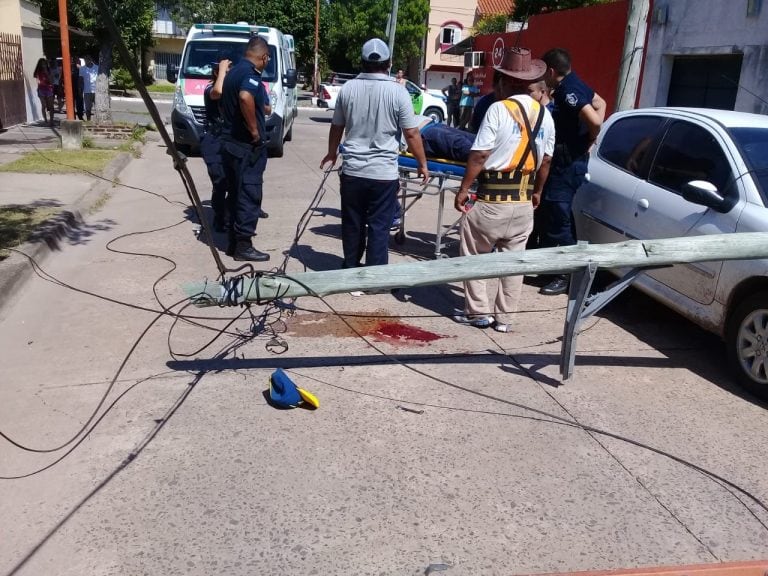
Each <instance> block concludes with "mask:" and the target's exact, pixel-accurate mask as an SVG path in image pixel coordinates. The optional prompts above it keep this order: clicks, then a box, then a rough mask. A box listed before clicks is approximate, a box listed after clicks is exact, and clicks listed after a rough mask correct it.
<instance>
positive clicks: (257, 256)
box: [234, 242, 269, 262]
mask: <svg viewBox="0 0 768 576" xmlns="http://www.w3.org/2000/svg"><path fill="white" fill-rule="evenodd" d="M234 258H235V260H237V261H238V262H266V261H267V260H269V254H267V253H266V252H260V251H258V250H256V248H254V247H253V246H251V243H250V242H238V243H237V246H236V247H235V253H234Z"/></svg>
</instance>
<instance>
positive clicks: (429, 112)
mask: <svg viewBox="0 0 768 576" xmlns="http://www.w3.org/2000/svg"><path fill="white" fill-rule="evenodd" d="M424 116H429V117H430V118H432V120H434V121H435V122H444V121H445V116H444V115H443V111H442V110H440V108H434V107H433V108H427V109H426V110H425V111H424Z"/></svg>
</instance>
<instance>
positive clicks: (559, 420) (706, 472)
mask: <svg viewBox="0 0 768 576" xmlns="http://www.w3.org/2000/svg"><path fill="white" fill-rule="evenodd" d="M289 279H290V280H292V281H294V282H296V283H297V284H299V285H300V286H302V287H303V288H304V289H305V290H306V291H307V293H309V294H311V295H314V296H317V297H318V298H320V299H321V300H322V301H323V303H324V304H325V305H326V306H328V307H329V308H330V309H331V310H332V311H333V313H334V314H336V315H337V316H338V313H337V312H336V310H335V309H334V308H333V306H332V305H331V304H329V303H328V302H327V301H326V300H325V299H324V298H323V297H321V296H318V295H317V294H316V293H314V292H313V291H312V290H311V289H310V288H309V287H308V286H306V285H305V284H303V283H302V282H300V281H298V280H296V279H295V278H289ZM339 318H340V319H341V320H342V322H344V323H345V324H346V325H347V327H348V328H349V329H350V330H351V331H352V332H353V333H355V334H356V335H357V336H358V338H360V339H361V340H362V341H363V342H365V343H366V344H367V345H368V346H369V347H370V348H372V349H373V350H375V351H376V352H378V353H379V354H381V355H382V356H384V357H385V358H387V360H389V361H390V362H391V363H395V364H398V365H399V366H402V367H403V368H405V369H407V370H410V371H412V372H414V373H416V374H419V375H421V376H424V377H426V378H428V379H430V380H433V381H435V382H438V383H440V384H443V385H445V386H449V387H451V388H454V389H457V390H460V391H463V392H467V393H469V394H472V395H475V396H480V397H482V398H485V399H488V400H491V401H494V402H499V403H502V404H506V405H509V406H514V407H516V408H520V409H523V410H527V411H529V412H533V413H534V414H539V415H541V416H543V417H546V418H549V419H552V420H553V421H556V422H555V423H562V424H566V425H569V426H573V427H576V428H579V429H580V430H582V431H583V432H585V433H587V434H589V435H590V436H591V437H592V438H593V439H594V436H592V435H593V434H599V435H601V436H606V437H610V438H613V439H615V440H619V441H621V442H625V443H627V444H631V445H633V446H637V447H639V448H642V449H646V450H649V451H651V452H653V453H656V454H659V455H662V456H666V457H668V458H669V459H671V460H673V461H675V462H677V463H680V464H683V465H685V466H689V467H690V468H691V469H693V470H696V471H698V472H699V473H701V474H703V475H704V476H705V477H707V478H709V479H710V480H711V481H713V482H715V483H717V484H718V485H720V486H721V487H723V485H725V486H727V487H730V488H733V489H734V490H736V491H737V492H739V493H741V494H743V495H744V496H746V497H747V498H749V499H750V500H752V502H754V503H755V504H756V505H757V506H758V507H760V508H761V509H763V510H764V511H766V512H768V505H766V504H765V503H763V502H762V500H760V499H759V498H758V497H757V496H755V495H753V494H752V493H751V492H749V491H748V490H746V489H744V488H742V487H741V486H739V485H738V484H735V483H734V482H731V481H730V480H728V479H727V478H723V477H722V476H719V475H717V474H715V473H714V472H710V471H709V470H706V469H705V468H703V467H701V466H698V465H696V464H693V463H691V462H688V461H686V460H684V459H682V458H680V457H678V456H675V455H673V454H670V453H667V452H664V451H663V450H660V449H658V448H654V447H652V446H649V445H646V444H643V443H642V442H639V441H637V440H634V439H632V438H628V437H624V436H621V435H619V434H615V433H612V432H608V431H606V430H602V429H599V428H595V427H592V426H588V425H585V424H582V423H581V422H579V421H578V420H577V419H576V418H575V417H574V416H573V415H572V414H571V413H570V411H568V410H567V408H565V407H564V406H563V405H562V403H560V402H559V401H557V400H556V399H554V397H553V396H552V394H550V393H549V392H548V391H546V390H545V392H547V393H548V395H549V396H550V397H551V398H552V399H553V400H554V401H555V402H556V403H557V405H558V406H560V407H561V408H562V409H563V410H564V411H565V413H566V414H568V415H569V416H570V417H571V419H570V420H569V419H567V418H563V417H562V416H558V415H556V414H551V413H549V412H546V411H544V410H539V409H537V408H532V407H530V406H526V405H524V404H519V403H517V402H513V401H511V400H506V399H504V398H500V397H498V396H494V395H492V394H486V393H484V392H480V391H477V390H472V389H471V388H467V387H465V386H461V385H460V384H456V383H454V382H449V381H447V380H444V379H442V378H438V377H436V376H433V375H431V374H429V373H427V372H424V371H423V370H420V369H418V368H415V367H413V366H411V365H409V364H407V363H405V362H403V361H402V360H400V359H399V358H397V357H395V356H391V355H389V354H387V353H386V352H385V351H383V350H381V349H380V348H379V347H378V346H376V345H375V344H374V343H373V342H371V341H370V340H369V339H368V338H366V337H365V336H364V335H363V334H361V333H360V332H359V331H358V330H357V329H355V327H354V326H353V325H352V324H350V323H349V322H347V321H346V319H344V318H342V317H340V316H339ZM595 324H597V323H595ZM489 339H491V341H492V342H494V344H496V345H497V346H498V344H497V343H496V342H495V341H494V340H493V339H492V338H490V337H489ZM501 350H502V353H503V354H504V355H505V356H506V357H508V358H510V359H511V360H512V361H513V362H514V363H515V365H516V366H517V367H518V368H519V369H521V370H522V371H524V372H525V373H526V374H527V375H528V378H530V379H531V380H533V381H534V382H537V384H539V386H540V387H541V384H540V382H539V381H538V380H537V379H536V378H534V377H533V375H532V374H531V373H530V371H529V370H527V369H526V368H525V367H523V366H522V364H520V362H518V361H517V360H516V359H515V358H514V357H513V356H510V355H509V354H507V353H506V351H504V350H503V349H501ZM542 389H543V387H542ZM401 401H402V402H406V403H412V404H414V402H410V401H408V400H401ZM415 404H418V403H415ZM597 443H598V445H600V446H601V448H603V450H605V451H606V452H607V453H608V454H609V455H610V456H611V457H612V458H613V459H614V460H616V462H617V463H618V464H619V465H620V466H621V467H622V468H623V469H624V470H626V471H627V473H628V474H630V475H631V476H632V477H633V478H635V479H636V481H638V480H637V478H636V477H635V476H634V475H633V474H631V472H630V471H629V470H628V469H627V468H626V466H625V465H624V464H623V463H622V462H621V461H620V460H619V459H618V458H617V457H616V456H615V455H614V454H613V453H612V452H611V451H610V450H608V449H607V447H605V446H604V445H603V444H602V443H600V442H597ZM638 482H639V481H638ZM720 483H722V484H720ZM641 485H642V483H641ZM643 488H644V489H645V490H646V491H648V493H649V494H650V495H651V496H652V497H653V498H654V499H656V500H657V502H658V503H659V505H661V506H662V507H664V508H665V510H667V511H668V512H669V513H670V514H671V515H672V516H673V517H674V514H672V512H671V511H670V510H669V508H667V507H666V506H665V505H664V504H663V503H662V502H661V501H660V500H659V499H658V497H657V496H655V495H654V494H653V493H652V492H651V491H650V490H649V489H648V488H647V487H645V486H644V485H643ZM726 490H727V489H726ZM728 492H729V493H731V494H732V495H734V494H733V493H732V492H730V490H728ZM734 497H736V496H735V495H734ZM736 500H738V501H739V503H740V504H742V506H743V507H744V508H746V509H747V510H748V511H749V512H750V513H751V514H752V515H753V516H754V517H755V518H756V519H757V521H758V522H759V523H760V525H761V526H762V527H763V528H765V529H766V531H768V525H766V524H765V523H764V522H763V521H762V520H761V519H759V518H758V517H757V516H756V515H755V514H754V512H753V511H752V510H751V509H750V508H749V507H748V506H747V505H746V504H745V503H744V502H743V501H742V500H741V499H740V498H738V497H736ZM675 518H676V519H677V520H678V522H680V523H681V525H683V526H685V524H684V523H682V522H681V521H680V520H679V519H678V518H677V517H675ZM691 534H692V533H691ZM692 536H693V537H694V538H696V539H697V540H698V541H699V542H701V540H700V539H698V538H697V537H696V536H695V535H693V534H692ZM702 545H704V543H703V542H702ZM705 547H706V546H705ZM706 548H707V550H709V551H710V553H712V552H711V550H710V549H709V547H706ZM713 556H714V554H713Z"/></svg>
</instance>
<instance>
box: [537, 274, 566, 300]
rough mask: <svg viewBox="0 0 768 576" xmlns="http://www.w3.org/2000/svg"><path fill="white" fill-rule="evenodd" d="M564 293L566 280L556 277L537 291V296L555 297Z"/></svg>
mask: <svg viewBox="0 0 768 576" xmlns="http://www.w3.org/2000/svg"><path fill="white" fill-rule="evenodd" d="M566 292H568V278H565V277H563V276H558V277H557V278H555V279H554V280H552V282H550V283H549V284H547V285H546V286H544V287H543V288H542V289H541V290H539V294H544V295H545V296H557V295H558V294H565V293H566Z"/></svg>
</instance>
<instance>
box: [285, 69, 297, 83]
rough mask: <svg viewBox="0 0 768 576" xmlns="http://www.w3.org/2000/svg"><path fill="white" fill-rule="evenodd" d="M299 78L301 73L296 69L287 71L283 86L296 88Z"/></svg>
mask: <svg viewBox="0 0 768 576" xmlns="http://www.w3.org/2000/svg"><path fill="white" fill-rule="evenodd" d="M298 76H299V73H298V72H297V71H296V69H295V68H291V69H290V70H286V71H285V76H284V78H283V84H285V87H286V88H296V83H297V82H298Z"/></svg>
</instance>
